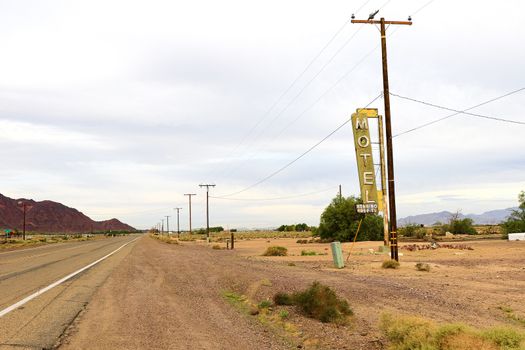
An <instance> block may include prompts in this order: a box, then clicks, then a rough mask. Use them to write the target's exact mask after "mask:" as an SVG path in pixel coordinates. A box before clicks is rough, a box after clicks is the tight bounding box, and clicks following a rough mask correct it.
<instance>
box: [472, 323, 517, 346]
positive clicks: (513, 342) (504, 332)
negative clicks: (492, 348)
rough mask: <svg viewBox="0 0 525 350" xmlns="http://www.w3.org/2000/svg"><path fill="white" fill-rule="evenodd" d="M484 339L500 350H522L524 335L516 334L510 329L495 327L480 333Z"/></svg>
mask: <svg viewBox="0 0 525 350" xmlns="http://www.w3.org/2000/svg"><path fill="white" fill-rule="evenodd" d="M481 336H482V337H483V338H484V339H487V340H490V341H491V342H493V343H494V344H496V345H498V346H499V347H500V348H502V349H523V347H521V345H525V344H523V342H524V341H525V334H523V333H518V332H517V331H515V330H514V329H512V328H508V327H497V328H492V329H489V330H486V331H483V332H482V333H481Z"/></svg>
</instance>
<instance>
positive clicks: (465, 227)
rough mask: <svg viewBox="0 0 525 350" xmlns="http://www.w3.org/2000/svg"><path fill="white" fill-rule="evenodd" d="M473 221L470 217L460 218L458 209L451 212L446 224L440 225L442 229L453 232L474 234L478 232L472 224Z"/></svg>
mask: <svg viewBox="0 0 525 350" xmlns="http://www.w3.org/2000/svg"><path fill="white" fill-rule="evenodd" d="M473 223H474V221H472V219H470V218H464V219H460V218H459V211H458V212H456V213H455V214H452V216H451V217H450V220H449V222H448V224H446V225H443V226H442V230H443V231H444V232H447V231H448V232H450V233H453V234H467V235H475V234H477V233H478V232H477V231H476V229H475V228H474V226H473V225H472V224H473Z"/></svg>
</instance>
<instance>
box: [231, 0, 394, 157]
mask: <svg viewBox="0 0 525 350" xmlns="http://www.w3.org/2000/svg"><path fill="white" fill-rule="evenodd" d="M389 1H390V0H388V1H387V3H388V2H389ZM369 2H370V0H367V1H365V2H364V3H363V4H362V5H361V6H360V7H359V8H358V9H357V11H356V13H357V12H359V11H360V10H361V9H362V8H363V7H364V6H365V5H366V4H368V3H369ZM383 6H385V5H383ZM349 22H350V19H347V20H345V22H344V23H343V25H342V26H341V27H339V29H338V30H337V31H336V32H335V33H334V35H332V37H331V38H330V40H328V42H327V43H326V44H325V45H324V46H323V47H322V48H321V50H320V51H319V52H318V53H317V54H316V55H315V56H314V57H313V58H312V59H311V60H310V61H309V62H308V64H307V65H306V67H305V68H304V69H303V70H302V71H301V73H300V74H299V75H298V76H297V77H296V78H295V79H294V80H293V81H292V83H291V84H290V85H288V87H287V88H286V89H285V90H284V91H283V92H282V93H281V95H279V97H278V98H277V100H275V102H274V103H273V104H272V105H271V107H270V108H269V109H268V110H266V112H265V113H263V115H262V117H261V118H260V119H259V120H258V121H257V122H256V123H255V124H254V125H253V126H252V128H251V129H250V130H249V131H248V132H247V133H246V134H245V135H244V137H243V138H242V139H241V141H240V142H239V143H238V144H237V145H236V146H235V147H234V149H233V150H232V151H231V153H234V152H235V151H236V150H237V149H238V148H239V147H240V146H241V145H242V144H243V143H244V142H245V141H246V140H247V139H248V137H249V136H250V135H251V134H252V133H253V132H254V131H255V130H256V129H257V127H259V125H260V124H261V123H262V122H263V121H264V120H265V119H266V118H267V117H268V116H269V115H270V113H271V112H272V111H273V110H274V108H275V107H277V105H278V104H279V102H280V101H281V100H282V99H283V98H284V97H285V96H286V95H287V94H288V92H290V90H291V89H292V88H293V87H294V86H295V84H296V83H297V82H298V81H299V80H300V79H301V78H302V77H303V76H304V74H305V73H306V72H307V71H308V70H309V69H310V67H311V66H312V65H313V64H314V62H315V61H317V59H318V58H319V57H320V56H321V55H322V54H323V52H325V50H326V49H327V48H328V47H329V46H330V44H332V42H333V41H334V40H335V38H336V37H337V36H339V34H340V33H341V32H342V31H343V29H344V28H345V27H346V26H347V25H348V23H349ZM358 31H359V30H358ZM358 31H356V32H355V33H354V34H353V35H352V36H351V37H350V39H348V40H347V41H346V42H345V44H344V45H343V46H342V47H341V48H340V49H339V50H338V51H337V52H336V54H335V55H333V56H332V57H331V58H330V60H329V61H328V63H330V62H331V61H332V60H333V58H334V57H335V56H336V55H337V54H339V52H340V51H341V50H342V49H343V47H344V46H346V45H347V44H348V43H349V42H350V41H351V39H353V37H354V36H355V35H356V34H357V32H358ZM328 63H326V64H325V65H324V66H323V67H322V68H321V70H320V71H319V72H318V73H317V74H316V76H315V77H314V78H313V79H311V80H310V81H309V82H308V83H307V85H306V86H305V87H303V89H302V90H301V92H300V93H299V94H298V95H297V96H296V97H294V98H293V99H292V101H291V102H290V103H289V104H288V105H287V106H286V107H285V109H284V110H286V109H287V108H288V107H289V105H291V104H292V103H293V101H295V99H296V98H297V97H298V96H299V95H300V94H301V93H302V91H303V90H304V89H305V88H306V87H307V86H308V85H309V84H310V83H311V82H312V81H313V80H314V79H315V78H316V77H317V76H318V75H319V74H320V73H321V72H322V71H323V70H324V68H325V67H326V65H328ZM284 110H282V111H281V112H280V113H279V115H280V114H282V113H283V112H284ZM274 119H275V118H274ZM272 122H273V121H272ZM270 124H271V123H270Z"/></svg>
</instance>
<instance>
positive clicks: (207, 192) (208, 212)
mask: <svg viewBox="0 0 525 350" xmlns="http://www.w3.org/2000/svg"><path fill="white" fill-rule="evenodd" d="M199 187H206V241H207V242H209V241H210V206H209V197H210V187H215V185H209V184H205V185H203V184H201V185H199Z"/></svg>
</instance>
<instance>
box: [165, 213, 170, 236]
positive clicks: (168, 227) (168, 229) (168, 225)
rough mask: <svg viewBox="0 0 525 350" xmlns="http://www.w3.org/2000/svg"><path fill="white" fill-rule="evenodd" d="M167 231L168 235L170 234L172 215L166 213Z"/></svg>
mask: <svg viewBox="0 0 525 350" xmlns="http://www.w3.org/2000/svg"><path fill="white" fill-rule="evenodd" d="M166 232H168V236H169V235H170V216H169V215H166Z"/></svg>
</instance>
